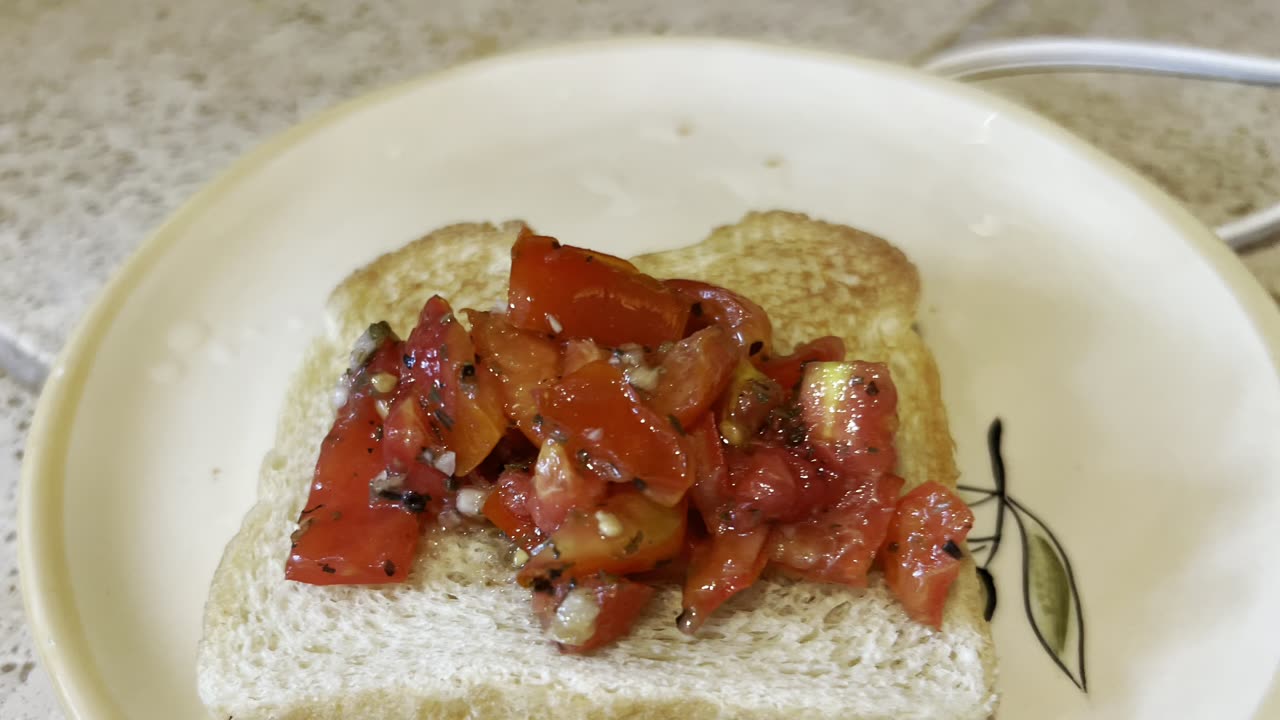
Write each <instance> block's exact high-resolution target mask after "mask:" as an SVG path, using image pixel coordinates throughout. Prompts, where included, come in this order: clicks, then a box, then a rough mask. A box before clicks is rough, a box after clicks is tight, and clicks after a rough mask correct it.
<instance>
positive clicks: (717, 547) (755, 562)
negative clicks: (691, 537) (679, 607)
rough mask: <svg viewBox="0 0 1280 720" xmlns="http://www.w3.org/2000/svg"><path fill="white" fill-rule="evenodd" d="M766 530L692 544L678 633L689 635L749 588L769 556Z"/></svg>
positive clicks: (719, 536) (731, 533)
mask: <svg viewBox="0 0 1280 720" xmlns="http://www.w3.org/2000/svg"><path fill="white" fill-rule="evenodd" d="M768 535H769V530H768V528H763V527H761V528H757V529H755V530H749V531H747V532H728V533H723V534H720V535H714V536H712V537H709V538H706V539H704V540H700V541H698V542H696V543H695V544H694V548H693V555H692V557H691V558H690V562H689V575H688V577H687V578H686V579H685V583H684V599H683V605H684V608H683V611H682V612H681V613H680V617H679V618H678V619H677V620H676V627H678V628H680V632H683V633H685V634H687V635H692V634H694V633H695V632H697V631H698V628H700V627H702V623H704V622H706V620H707V618H708V617H710V616H711V613H713V612H715V610H716V608H718V607H720V606H721V605H723V604H724V602H725V601H726V600H728V599H729V598H730V597H733V596H734V595H736V594H737V593H739V592H742V591H743V590H745V589H747V588H749V587H751V585H752V584H753V583H755V581H756V580H757V579H759V577H760V572H761V571H762V570H764V566H765V563H766V562H768V559H769V556H768V555H767V554H766V553H765V552H764V547H765V539H766V538H767V537H768Z"/></svg>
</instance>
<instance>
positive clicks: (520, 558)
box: [511, 548, 529, 568]
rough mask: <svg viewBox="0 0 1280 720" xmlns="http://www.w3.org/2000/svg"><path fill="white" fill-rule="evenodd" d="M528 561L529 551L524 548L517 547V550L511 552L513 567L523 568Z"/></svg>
mask: <svg viewBox="0 0 1280 720" xmlns="http://www.w3.org/2000/svg"><path fill="white" fill-rule="evenodd" d="M527 562H529V553H528V552H526V551H525V549H524V548H516V551H515V552H514V553H512V554H511V566H512V567H515V568H522V567H524V566H525V563H527Z"/></svg>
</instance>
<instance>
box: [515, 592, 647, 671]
mask: <svg viewBox="0 0 1280 720" xmlns="http://www.w3.org/2000/svg"><path fill="white" fill-rule="evenodd" d="M575 589H576V590H578V591H580V592H585V593H589V594H590V596H591V598H592V599H593V600H594V603H595V605H596V607H598V608H599V614H598V615H597V616H596V618H595V630H594V632H592V634H591V636H590V637H589V638H587V639H586V641H584V642H582V643H580V644H577V645H570V644H567V643H563V642H556V647H558V648H559V649H560V652H563V653H573V654H583V653H589V652H591V651H593V650H596V649H598V648H601V647H603V646H605V645H608V644H610V643H612V642H613V641H615V640H617V639H618V638H621V637H622V636H624V635H626V634H627V633H629V632H631V627H632V626H633V625H635V622H636V619H637V618H638V617H639V616H640V613H641V611H643V610H644V608H645V606H646V605H648V604H649V600H651V599H652V598H653V592H654V591H653V588H652V587H650V586H648V585H645V584H642V583H637V582H631V581H630V580H626V579H623V578H604V577H599V576H597V577H594V578H585V579H583V580H581V581H579V582H578V584H577V587H576V588H575ZM569 592H571V590H570V588H569V585H568V583H556V584H555V585H553V586H551V587H548V588H544V589H543V590H541V591H538V590H535V591H534V593H533V613H534V616H535V617H537V619H538V622H539V623H540V624H541V625H542V629H543V630H553V629H554V627H555V623H556V610H557V608H559V607H560V604H561V603H562V602H564V599H565V597H566V596H567V595H568V594H569Z"/></svg>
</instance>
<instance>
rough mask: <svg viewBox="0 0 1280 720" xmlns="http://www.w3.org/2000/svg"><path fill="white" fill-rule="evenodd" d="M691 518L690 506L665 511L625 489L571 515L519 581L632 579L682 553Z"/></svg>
mask: <svg viewBox="0 0 1280 720" xmlns="http://www.w3.org/2000/svg"><path fill="white" fill-rule="evenodd" d="M687 520H688V509H687V507H686V505H685V503H684V502H680V503H679V504H677V505H676V506H675V507H664V506H662V505H659V504H657V503H655V502H653V501H652V500H650V499H648V498H646V497H645V496H644V495H641V494H640V493H638V492H636V491H635V490H631V489H623V490H621V491H619V492H618V493H617V494H615V495H613V496H611V497H610V498H608V499H607V500H605V502H604V503H603V504H602V505H600V506H599V508H598V509H595V510H592V509H591V508H581V509H577V510H575V511H574V512H572V513H570V514H569V517H567V518H565V521H564V523H563V524H562V525H561V526H560V528H559V529H558V530H556V531H555V532H554V533H552V534H551V539H550V541H549V542H547V543H546V544H545V545H543V546H542V548H541V549H540V550H539V551H538V553H537V554H536V555H534V556H533V557H532V558H531V559H530V560H529V562H528V564H526V565H525V566H524V568H522V569H521V570H520V572H519V574H518V575H517V576H516V579H517V580H518V581H519V582H520V584H521V585H530V584H535V583H540V582H549V581H552V580H556V579H559V578H561V577H564V578H574V579H580V578H586V577H591V576H593V575H595V574H596V573H600V572H606V573H609V574H611V575H626V574H628V573H636V572H644V571H646V570H652V569H653V568H655V567H657V565H658V563H660V562H662V561H663V560H667V559H669V558H671V557H674V556H675V555H677V554H679V552H680V549H681V547H682V546H683V544H684V533H685V526H686V523H687Z"/></svg>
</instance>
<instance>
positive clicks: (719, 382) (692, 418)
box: [650, 326, 739, 428]
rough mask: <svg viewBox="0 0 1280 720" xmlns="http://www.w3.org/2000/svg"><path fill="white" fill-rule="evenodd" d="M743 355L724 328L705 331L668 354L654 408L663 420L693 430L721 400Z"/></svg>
mask: <svg viewBox="0 0 1280 720" xmlns="http://www.w3.org/2000/svg"><path fill="white" fill-rule="evenodd" d="M738 357H739V352H738V349H737V347H736V346H735V345H734V344H733V341H732V340H731V339H730V338H729V334H728V333H727V332H726V331H725V330H724V329H722V328H720V327H717V326H712V327H708V328H704V329H702V330H699V331H697V332H695V333H694V334H692V335H690V336H689V337H687V338H685V339H683V340H681V341H680V342H678V343H676V344H675V345H674V346H672V347H671V349H670V350H668V351H666V353H665V354H663V356H662V360H661V363H660V364H659V365H658V371H659V375H658V386H657V388H655V389H654V391H653V397H652V399H651V400H650V404H651V405H652V406H653V409H654V410H656V411H657V412H658V415H659V416H661V417H667V418H672V417H673V418H675V419H676V423H677V424H679V425H680V427H682V428H687V427H691V426H692V425H693V424H694V423H695V422H697V421H698V419H700V418H701V417H702V416H703V415H704V414H705V413H706V412H707V411H708V410H710V409H711V407H712V405H713V404H715V401H716V399H717V398H719V397H720V395H721V393H723V392H724V389H725V388H726V387H727V386H728V385H729V380H730V379H731V378H732V377H733V371H734V368H735V367H737V364H738Z"/></svg>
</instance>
